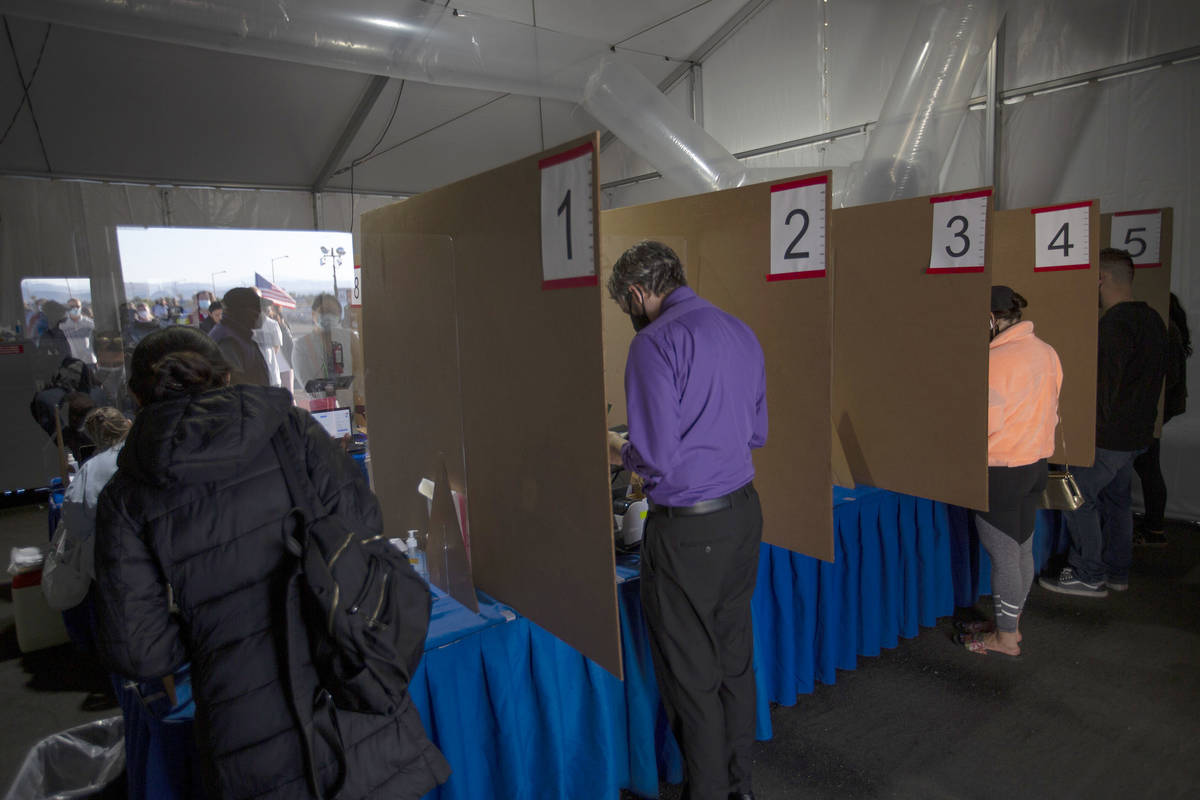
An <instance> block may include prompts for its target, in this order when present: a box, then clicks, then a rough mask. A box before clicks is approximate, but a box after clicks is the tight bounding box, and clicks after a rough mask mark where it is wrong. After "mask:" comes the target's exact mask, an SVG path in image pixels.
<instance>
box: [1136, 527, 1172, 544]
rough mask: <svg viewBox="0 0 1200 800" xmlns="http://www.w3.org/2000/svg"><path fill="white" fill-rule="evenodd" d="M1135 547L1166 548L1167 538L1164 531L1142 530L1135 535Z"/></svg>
mask: <svg viewBox="0 0 1200 800" xmlns="http://www.w3.org/2000/svg"><path fill="white" fill-rule="evenodd" d="M1133 546H1134V547H1166V546H1167V536H1166V534H1164V533H1163V532H1162V531H1151V530H1141V531H1138V532H1137V533H1135V534H1134V535H1133Z"/></svg>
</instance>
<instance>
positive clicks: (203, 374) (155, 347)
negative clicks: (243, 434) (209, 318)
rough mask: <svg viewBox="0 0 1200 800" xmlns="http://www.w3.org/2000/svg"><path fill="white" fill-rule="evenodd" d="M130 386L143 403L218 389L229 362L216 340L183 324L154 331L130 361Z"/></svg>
mask: <svg viewBox="0 0 1200 800" xmlns="http://www.w3.org/2000/svg"><path fill="white" fill-rule="evenodd" d="M130 361H131V363H130V377H129V388H130V389H131V390H132V391H133V393H134V394H135V395H136V396H137V398H138V400H139V401H140V402H141V403H142V405H148V404H150V403H155V402H158V401H159V400H168V399H171V398H175V397H186V396H188V395H193V394H199V393H201V392H207V391H209V390H210V389H219V388H221V387H222V386H225V385H226V384H227V383H229V374H230V373H229V365H228V364H226V363H225V359H223V358H222V357H221V351H220V350H219V349H218V348H217V344H216V342H214V341H213V340H212V339H210V338H209V337H208V336H206V335H205V334H203V333H201V332H200V331H198V330H195V329H193V328H188V327H185V326H182V325H177V326H173V327H170V328H164V329H163V330H161V331H155V332H154V333H152V334H150V335H149V336H147V337H146V338H145V339H143V340H142V341H141V342H139V343H138V346H137V349H135V350H134V351H133V358H132V359H131V360H130Z"/></svg>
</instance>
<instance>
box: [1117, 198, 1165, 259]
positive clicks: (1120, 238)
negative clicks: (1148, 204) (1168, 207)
mask: <svg viewBox="0 0 1200 800" xmlns="http://www.w3.org/2000/svg"><path fill="white" fill-rule="evenodd" d="M1109 246H1110V247H1116V248H1119V249H1121V250H1128V251H1129V255H1130V256H1131V257H1132V258H1133V266H1135V267H1138V268H1146V267H1161V266H1162V256H1161V253H1160V250H1161V248H1162V209H1159V208H1152V209H1147V210H1145V211H1118V212H1117V213H1115V214H1113V215H1112V235H1111V237H1109Z"/></svg>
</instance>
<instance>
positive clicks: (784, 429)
mask: <svg viewBox="0 0 1200 800" xmlns="http://www.w3.org/2000/svg"><path fill="white" fill-rule="evenodd" d="M829 178H830V176H829V173H828V172H823V173H818V174H816V175H809V176H802V177H799V178H795V179H792V180H787V181H780V182H776V183H772V184H768V183H764V184H759V185H755V186H748V187H744V188H740V189H729V190H726V191H720V192H713V193H711V194H704V195H697V196H693V197H683V198H679V199H675V200H667V201H664V202H661V203H652V204H649V205H643V206H632V207H629V208H620V209H613V210H610V211H605V212H603V213H601V215H600V230H601V237H600V253H601V257H600V263H601V268H602V272H601V276H602V283H606V282H607V279H608V275H609V274H610V273H611V269H612V265H613V263H615V262H616V260H617V258H619V257H620V255H621V254H622V253H623V252H624V251H625V250H626V249H628V248H629V247H630V246H632V245H634V244H636V243H637V242H640V241H642V240H646V239H651V240H655V241H660V242H662V243H664V244H666V245H668V246H669V247H671V248H672V249H673V250H675V252H676V254H677V255H678V256H679V258H680V260H681V261H682V262H683V264H684V268H685V271H686V274H687V278H688V285H689V286H690V287H691V288H692V289H694V290H695V291H696V293H697V294H698V295H700V296H701V297H703V298H704V299H706V300H708V301H709V302H711V303H713V304H714V305H716V306H717V307H719V308H721V309H722V310H724V311H727V312H729V313H730V314H733V315H734V316H735V317H737V318H739V319H741V320H742V321H743V322H745V323H746V324H748V325H749V326H750V327H751V328H752V329H753V330H754V333H755V335H756V336H757V337H758V340H759V343H760V344H761V345H762V348H763V354H764V356H765V359H766V372H767V416H768V421H769V428H770V430H769V433H768V436H767V444H766V446H765V447H763V448H761V449H759V450H756V451H755V453H754V467H755V477H754V485H755V487H756V488H757V489H758V492H759V495H760V497H761V500H762V507H763V539H764V541H766V542H769V543H770V544H774V545H778V546H780V547H784V548H786V549H788V550H794V551H796V552H800V553H805V554H806V555H810V556H814V557H816V558H821V559H824V560H826V561H831V560H832V559H833V511H832V502H831V492H832V479H831V474H830V462H829V449H830V442H831V432H830V426H829V419H830V384H829V376H830V358H831V343H830V333H831V318H830V314H831V297H830V291H829V278H828V267H827V259H826V254H825V250H826V242H827V241H828V238H829V226H828V225H827V221H828V219H829V216H830V214H829V203H830V194H831V193H830V192H829V191H828V189H829ZM789 256H791V257H789ZM604 300H605V302H604V310H603V317H604V339H605V341H604V346H605V397H606V398H607V400H608V402H609V403H611V404H612V411H611V412H610V413H609V422H610V425H615V424H618V423H622V422H624V421H625V403H624V400H625V381H624V371H625V359H626V354H627V352H628V350H629V343H630V341H631V340H632V339H633V329H632V326H631V325H630V323H629V318H628V316H627V315H625V314H624V313H622V312H621V310H620V308H619V307H618V306H617V304H616V303H615V302H612V301H611V300H610V299H609V298H608V297H607V293H606V295H605V298H604Z"/></svg>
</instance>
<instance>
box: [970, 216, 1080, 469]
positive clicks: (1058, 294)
mask: <svg viewBox="0 0 1200 800" xmlns="http://www.w3.org/2000/svg"><path fill="white" fill-rule="evenodd" d="M1099 221H1100V212H1099V203H1097V202H1096V201H1095V200H1088V201H1082V202H1079V203H1065V204H1062V205H1057V206H1045V207H1040V208H1017V209H1010V210H1006V211H997V212H995V213H994V214H993V215H992V231H993V233H992V242H993V254H994V257H993V259H992V283H994V284H1002V285H1004V286H1008V287H1011V288H1012V289H1013V290H1015V291H1016V292H1018V293H1019V294H1021V295H1022V296H1023V297H1024V298H1025V299H1026V300H1028V301H1029V306H1028V307H1027V308H1026V309H1025V310H1024V312H1023V319H1026V320H1030V321H1031V322H1033V325H1034V333H1035V334H1036V335H1037V336H1038V338H1040V339H1041V340H1042V341H1044V342H1046V343H1047V344H1049V345H1050V346H1051V347H1053V348H1054V350H1055V352H1057V353H1058V359H1059V361H1060V362H1061V363H1062V369H1063V384H1062V390H1061V391H1060V392H1059V397H1058V416H1059V420H1060V422H1059V427H1058V430H1057V432H1056V433H1055V451H1054V455H1053V456H1052V457H1051V459H1050V461H1051V462H1053V463H1056V464H1061V463H1070V464H1072V465H1074V466H1077V467H1087V466H1091V464H1092V461H1093V460H1094V458H1095V452H1096V347H1097V327H1096V324H1097V320H1098V307H1099V301H1098V294H1097V293H1098V289H1097V276H1098V273H1097V264H1098V261H1099V255H1100V247H1101V246H1102V245H1101V236H1100V226H1099ZM1064 226H1065V227H1064ZM1039 231H1040V235H1039ZM1064 250H1065V252H1064ZM1062 256H1069V258H1067V259H1062V258H1060V257H1062ZM1049 257H1053V258H1054V259H1055V262H1054V263H1046V259H1047V258H1049ZM1059 261H1062V263H1059ZM1064 441H1065V443H1066V449H1065V452H1064V445H1063V443H1064Z"/></svg>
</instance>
